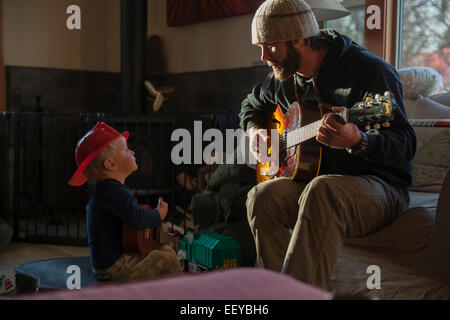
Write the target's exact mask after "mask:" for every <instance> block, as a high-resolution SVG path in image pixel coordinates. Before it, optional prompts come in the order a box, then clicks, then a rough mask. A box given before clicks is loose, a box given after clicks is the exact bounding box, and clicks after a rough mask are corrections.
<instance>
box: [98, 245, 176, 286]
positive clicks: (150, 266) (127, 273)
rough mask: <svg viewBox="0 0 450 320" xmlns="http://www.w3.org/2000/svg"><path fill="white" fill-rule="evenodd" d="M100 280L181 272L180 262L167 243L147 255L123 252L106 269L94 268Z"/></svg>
mask: <svg viewBox="0 0 450 320" xmlns="http://www.w3.org/2000/svg"><path fill="white" fill-rule="evenodd" d="M94 272H95V274H96V276H97V278H98V279H100V280H114V281H125V280H143V279H149V278H153V277H156V276H159V275H163V274H181V273H182V269H181V264H180V262H179V261H178V257H177V255H176V253H175V251H174V250H173V249H172V248H171V247H170V246H168V245H162V246H161V249H160V250H153V251H150V252H149V253H148V254H147V255H145V256H141V255H138V254H128V253H123V254H122V255H121V256H120V257H119V258H118V259H117V260H116V261H115V262H114V263H113V265H112V266H110V267H109V268H107V269H95V270H94Z"/></svg>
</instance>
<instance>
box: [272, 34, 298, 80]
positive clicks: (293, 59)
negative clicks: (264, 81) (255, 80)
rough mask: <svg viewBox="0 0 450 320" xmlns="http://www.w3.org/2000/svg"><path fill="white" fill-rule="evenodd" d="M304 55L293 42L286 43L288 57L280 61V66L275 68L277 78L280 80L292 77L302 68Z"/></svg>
mask: <svg viewBox="0 0 450 320" xmlns="http://www.w3.org/2000/svg"><path fill="white" fill-rule="evenodd" d="M301 60H302V55H301V54H300V52H298V51H297V50H295V48H294V46H293V45H292V42H287V43H286V58H285V59H284V60H283V61H280V63H279V68H275V69H274V70H273V72H274V74H275V78H276V79H278V80H282V81H285V80H288V79H289V78H290V77H292V76H293V75H294V74H295V73H296V72H297V71H298V69H299V68H300V64H301Z"/></svg>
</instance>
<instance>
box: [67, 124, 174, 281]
mask: <svg viewBox="0 0 450 320" xmlns="http://www.w3.org/2000/svg"><path fill="white" fill-rule="evenodd" d="M128 137H129V132H123V133H119V132H118V131H116V130H114V129H113V128H112V127H110V126H108V125H107V124H106V123H104V122H99V123H97V125H96V126H95V127H94V128H93V129H92V130H90V131H89V132H88V133H86V135H85V136H84V137H83V138H81V139H80V141H79V142H78V145H77V147H76V149H75V159H76V162H77V165H78V169H77V171H76V172H75V174H74V175H73V176H72V178H71V179H70V180H69V184H70V185H72V186H81V185H83V184H84V183H85V182H86V181H88V182H89V183H90V184H91V185H93V187H94V191H93V194H92V196H91V198H90V200H89V203H88V204H87V206H86V211H87V232H88V243H89V246H90V258H91V265H92V269H93V271H94V272H95V274H96V276H97V278H98V279H100V280H139V279H148V278H151V277H155V276H158V275H162V274H169V273H181V265H180V263H179V261H178V258H177V255H176V253H175V251H174V250H173V249H172V248H171V247H169V246H168V245H163V246H162V247H161V249H160V250H153V251H151V252H150V253H148V254H147V255H145V256H141V255H139V254H129V253H125V252H124V250H123V245H122V225H123V223H125V224H127V225H129V226H130V227H132V228H134V229H136V230H143V229H146V228H149V227H157V226H158V225H159V224H160V223H161V221H162V220H163V219H164V218H165V216H166V215H167V209H168V205H167V203H165V202H164V201H163V199H162V198H159V203H158V207H157V208H156V209H153V210H150V209H144V208H141V207H139V205H138V203H137V200H136V198H135V197H134V196H133V194H132V193H131V190H130V189H129V188H127V187H126V186H125V185H124V183H125V179H126V178H127V177H128V176H129V175H130V174H131V173H132V172H134V171H136V170H137V168H138V167H137V164H136V158H135V157H134V152H133V151H131V150H129V149H128V147H127V140H128Z"/></svg>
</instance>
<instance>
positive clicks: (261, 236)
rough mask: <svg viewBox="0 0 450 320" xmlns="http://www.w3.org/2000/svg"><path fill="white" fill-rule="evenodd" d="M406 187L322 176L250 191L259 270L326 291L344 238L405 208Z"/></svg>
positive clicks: (366, 231) (376, 226) (374, 180)
mask: <svg viewBox="0 0 450 320" xmlns="http://www.w3.org/2000/svg"><path fill="white" fill-rule="evenodd" d="M408 202H409V196H408V192H407V190H406V189H397V188H394V187H392V186H391V185H389V184H387V183H386V182H384V181H383V180H381V179H379V178H378V177H375V176H343V175H322V176H319V177H316V178H314V179H313V180H312V181H311V182H310V183H308V184H307V185H302V184H299V183H296V182H293V181H291V180H290V179H287V178H278V179H274V180H269V181H266V182H264V183H261V184H258V185H257V186H255V187H254V188H253V189H251V190H250V191H249V193H248V197H247V214H248V221H249V224H250V228H251V230H252V233H253V237H254V239H255V244H256V252H257V260H256V264H257V266H258V267H261V268H267V269H271V270H274V271H278V272H280V271H281V270H282V268H283V272H286V273H288V274H290V275H292V276H293V277H295V278H296V279H298V280H301V281H303V282H306V283H310V284H312V285H316V286H319V287H322V288H324V289H326V290H328V289H330V288H329V280H330V277H331V275H332V272H333V268H334V266H335V264H336V262H337V258H338V254H339V250H340V248H341V246H342V244H343V242H344V239H345V238H346V237H359V236H363V235H367V234H370V233H372V232H375V231H377V230H379V229H381V228H383V227H384V226H385V225H387V224H388V223H389V222H391V221H392V220H393V219H394V218H395V217H396V216H397V215H398V214H399V213H401V212H402V211H404V210H406V208H407V207H408Z"/></svg>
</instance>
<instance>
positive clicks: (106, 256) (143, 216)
mask: <svg viewBox="0 0 450 320" xmlns="http://www.w3.org/2000/svg"><path fill="white" fill-rule="evenodd" d="M86 214H87V233H88V243H89V247H90V256H91V265H92V266H93V267H94V268H100V269H105V268H108V267H109V266H111V265H112V264H113V263H114V262H115V261H116V260H117V258H119V257H120V255H121V254H122V253H123V245H122V225H123V224H124V223H125V224H127V225H129V226H130V227H132V228H134V229H136V230H143V229H147V228H149V227H156V226H158V225H160V224H161V216H160V215H159V212H158V210H156V209H153V210H148V209H143V208H140V207H139V205H138V203H137V200H136V198H135V197H134V196H133V194H132V192H131V190H130V189H129V188H128V187H126V186H125V185H123V184H122V183H120V182H119V181H117V180H113V179H107V180H104V181H101V182H99V183H97V184H96V185H95V187H94V191H93V194H92V196H91V198H90V200H89V202H88V204H87V206H86Z"/></svg>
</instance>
